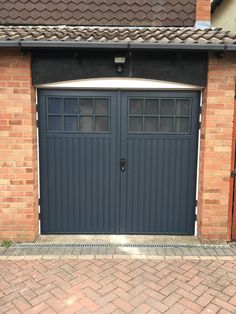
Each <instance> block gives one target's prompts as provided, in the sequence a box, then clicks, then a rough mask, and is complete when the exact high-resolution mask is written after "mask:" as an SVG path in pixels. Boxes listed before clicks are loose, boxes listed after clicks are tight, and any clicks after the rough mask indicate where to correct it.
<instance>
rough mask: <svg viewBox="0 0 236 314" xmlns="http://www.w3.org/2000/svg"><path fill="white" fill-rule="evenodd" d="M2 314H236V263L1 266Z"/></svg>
mask: <svg viewBox="0 0 236 314" xmlns="http://www.w3.org/2000/svg"><path fill="white" fill-rule="evenodd" d="M0 313H8V314H9V313H102V314H106V313H141V314H143V313H174V314H177V313H222V314H223V313H236V261H235V260H234V261H233V260H232V261H212V260H206V261H199V260H198V261H197V260H196V261H194V260H105V259H104V260H102V259H101V260H73V259H68V260H32V261H29V260H18V261H10V260H3V261H0Z"/></svg>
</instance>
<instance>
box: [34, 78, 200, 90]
mask: <svg viewBox="0 0 236 314" xmlns="http://www.w3.org/2000/svg"><path fill="white" fill-rule="evenodd" d="M35 87H36V88H43V89H124V90H125V89H127V90H128V89H129V90H202V89H203V88H204V87H202V86H196V85H188V84H180V83H175V82H168V81H158V80H148V79H135V78H97V79H83V80H73V81H63V82H55V83H47V84H40V85H35Z"/></svg>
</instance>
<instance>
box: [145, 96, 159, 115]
mask: <svg viewBox="0 0 236 314" xmlns="http://www.w3.org/2000/svg"><path fill="white" fill-rule="evenodd" d="M145 114H146V115H157V114H159V102H158V99H146V100H145Z"/></svg>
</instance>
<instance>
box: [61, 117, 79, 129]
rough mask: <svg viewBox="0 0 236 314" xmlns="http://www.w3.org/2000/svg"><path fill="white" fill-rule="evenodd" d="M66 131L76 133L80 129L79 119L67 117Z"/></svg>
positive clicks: (65, 122)
mask: <svg viewBox="0 0 236 314" xmlns="http://www.w3.org/2000/svg"><path fill="white" fill-rule="evenodd" d="M64 129H65V131H74V132H76V131H77V129H78V118H77V116H76V117H68V116H66V117H65V120H64Z"/></svg>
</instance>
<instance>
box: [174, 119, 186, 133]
mask: <svg viewBox="0 0 236 314" xmlns="http://www.w3.org/2000/svg"><path fill="white" fill-rule="evenodd" d="M175 131H176V132H179V133H189V118H176V120H175Z"/></svg>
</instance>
